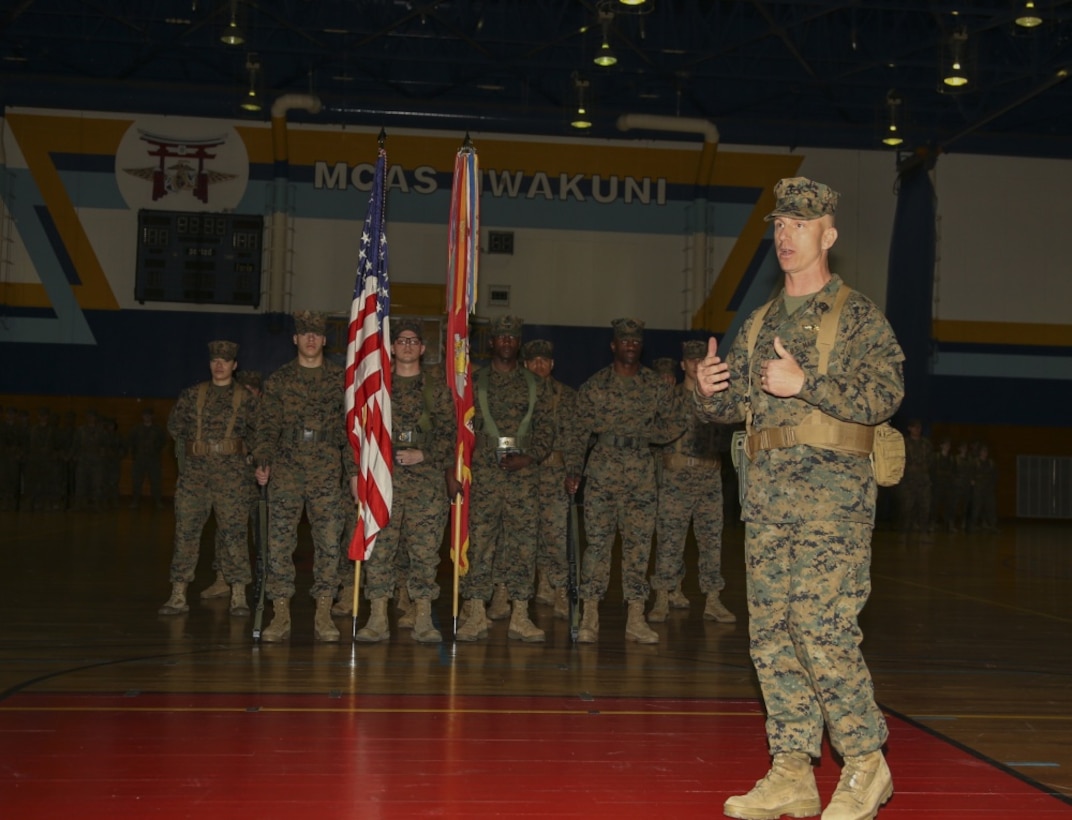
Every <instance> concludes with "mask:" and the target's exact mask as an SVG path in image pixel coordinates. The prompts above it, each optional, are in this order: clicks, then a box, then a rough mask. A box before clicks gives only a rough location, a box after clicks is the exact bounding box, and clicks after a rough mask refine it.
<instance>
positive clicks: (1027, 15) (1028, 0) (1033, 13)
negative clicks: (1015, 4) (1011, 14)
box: [1016, 0, 1042, 28]
mask: <svg viewBox="0 0 1072 820" xmlns="http://www.w3.org/2000/svg"><path fill="white" fill-rule="evenodd" d="M1016 25H1018V26H1019V27H1020V28H1035V27H1036V26H1041V25H1042V18H1041V17H1039V12H1038V9H1037V8H1036V4H1035V1H1034V0H1025V2H1024V3H1023V4H1022V5H1021V7H1020V11H1019V12H1018V13H1017V15H1016Z"/></svg>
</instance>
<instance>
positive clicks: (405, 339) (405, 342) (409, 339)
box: [395, 336, 423, 347]
mask: <svg viewBox="0 0 1072 820" xmlns="http://www.w3.org/2000/svg"><path fill="white" fill-rule="evenodd" d="M395 344H396V345H402V346H403V347H412V346H413V345H419V344H423V342H421V340H420V339H418V338H417V337H416V336H399V337H398V338H397V339H395Z"/></svg>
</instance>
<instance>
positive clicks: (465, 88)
mask: <svg viewBox="0 0 1072 820" xmlns="http://www.w3.org/2000/svg"><path fill="white" fill-rule="evenodd" d="M1023 5H1024V0H975V2H942V1H941V0H939V1H938V2H926V0H899V1H898V0H855V1H853V0H844V1H843V2H808V1H807V0H738V1H737V2H713V1H712V0H646V2H645V3H644V4H643V5H641V6H633V7H628V6H626V5H623V4H622V3H621V0H425V2H422V1H421V0H3V1H2V2H0V102H2V103H3V104H4V105H5V106H8V105H19V106H39V107H51V108H73V109H88V110H105V111H132V112H147V113H169V114H188V115H205V116H220V117H228V118H232V117H253V118H258V117H259V118H262V119H264V118H267V116H268V113H267V107H266V108H265V110H263V111H261V112H260V113H259V114H249V113H247V112H243V111H242V110H241V109H240V108H239V107H238V102H239V101H240V100H241V99H242V98H243V97H245V96H246V95H247V93H248V91H249V90H250V85H251V82H250V74H251V72H250V71H249V69H248V68H247V67H248V66H254V67H255V68H254V70H253V71H252V85H253V88H254V90H255V91H257V92H258V93H262V94H263V95H264V98H265V99H266V100H267V101H268V102H269V103H270V102H271V100H273V99H275V98H277V97H278V96H279V95H281V94H285V93H301V94H307V93H313V94H316V95H317V96H318V97H319V98H320V99H321V100H322V102H323V106H324V107H323V110H322V111H321V113H319V114H317V115H306V114H295V115H294V117H295V118H299V119H300V118H304V119H307V120H310V121H317V122H325V123H328V122H330V123H351V124H365V125H373V126H376V125H383V126H385V127H387V128H390V127H392V126H393V127H402V126H408V127H434V128H439V129H447V130H450V129H454V130H459V131H463V130H473V131H480V130H486V131H505V132H520V133H533V134H550V135H556V134H557V135H561V134H576V133H578V132H576V131H574V130H573V129H572V128H571V127H570V125H569V114H570V113H571V112H570V110H569V109H571V108H572V107H575V105H574V104H575V102H576V99H577V91H576V88H577V86H576V84H575V81H576V80H578V79H579V80H581V81H585V82H587V83H589V85H588V86H587V89H586V92H587V93H590V94H591V95H592V100H591V115H592V120H593V124H594V126H593V128H591V129H590V130H588V131H586V132H584V133H587V134H592V135H595V136H614V135H615V134H616V133H617V132H616V130H615V121H616V119H617V117H618V116H619V115H620V114H624V113H635V114H657V115H663V116H674V117H689V118H702V119H706V120H710V121H712V122H714V123H715V124H716V125H717V127H718V129H719V131H720V133H721V138H722V141H723V142H727V143H734V144H756V145H782V146H825V147H839V148H878V147H881V145H879V142H878V140H879V136H880V129H881V128H882V127H883V126H884V124H885V122H886V119H887V117H888V113H889V111H890V106H888V105H887V102H886V101H887V99H888V98H892V99H895V100H900V101H901V102H900V103H899V104H897V105H894V106H893V109H894V110H895V111H896V112H897V113H898V115H900V116H903V120H904V122H903V126H904V128H903V131H904V134H905V137H906V142H905V143H904V144H903V145H902V146H901V148H900V150H906V149H914V148H917V147H919V146H923V145H930V146H936V147H937V148H939V149H941V150H957V151H971V152H986V153H995V154H1006V155H1022V156H1061V157H1069V156H1072V139H1070V137H1072V83H1070V82H1065V81H1064V77H1065V75H1066V74H1067V71H1068V70H1069V69H1072V0H1037V2H1036V3H1035V4H1034V5H1035V6H1036V7H1037V9H1038V11H1039V13H1040V16H1041V17H1042V18H1043V23H1042V24H1041V25H1039V26H1037V27H1035V28H1032V29H1025V28H1021V27H1019V26H1017V25H1016V24H1015V22H1014V18H1015V17H1016V16H1017V14H1018V12H1019V10H1020V8H1021V7H1022V6H1023ZM232 19H233V20H234V22H235V24H236V27H237V28H238V29H239V30H240V31H241V33H242V35H243V37H244V42H243V43H242V44H240V45H225V44H224V43H223V42H221V40H220V36H221V34H223V33H224V31H225V29H227V28H228V27H229V25H230V23H231V21H232ZM604 32H605V33H606V38H607V41H608V44H609V45H610V47H611V49H612V50H613V51H614V52H615V54H616V55H617V57H618V63H617V64H616V65H614V66H612V67H609V68H600V67H598V66H596V65H594V64H593V62H592V60H593V57H594V55H595V53H596V51H597V49H598V48H599V46H600V45H601V43H602V40H603V37H604ZM958 34H959V35H962V36H963V37H964V38H965V39H961V40H959V41H958V43H959V44H960V46H961V47H962V48H963V54H964V66H965V68H966V69H967V70H968V71H969V72H970V82H969V83H968V85H967V86H965V87H964V89H963V90H962V91H960V92H959V93H943V92H941V91H939V87H940V85H941V82H940V78H939V65H940V62H941V60H942V56H943V52H948V51H949V50H950V48H951V43H952V42H953V38H954V36H955V35H958Z"/></svg>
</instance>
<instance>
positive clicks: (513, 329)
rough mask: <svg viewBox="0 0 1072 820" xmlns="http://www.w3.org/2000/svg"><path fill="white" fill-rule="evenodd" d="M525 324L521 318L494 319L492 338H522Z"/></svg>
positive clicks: (491, 331)
mask: <svg viewBox="0 0 1072 820" xmlns="http://www.w3.org/2000/svg"><path fill="white" fill-rule="evenodd" d="M524 324H525V321H524V319H522V318H521V317H520V316H500V317H498V318H497V319H493V320H492V322H491V328H490V330H489V332H490V334H491V336H492V338H495V337H496V336H516V337H517V338H519V339H520V338H521V327H522V325H524Z"/></svg>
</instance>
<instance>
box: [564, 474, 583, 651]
mask: <svg viewBox="0 0 1072 820" xmlns="http://www.w3.org/2000/svg"><path fill="white" fill-rule="evenodd" d="M579 553H580V525H579V523H578V519H577V494H576V493H570V500H569V519H568V521H567V523H566V562H567V564H568V569H567V579H566V587H567V591H568V593H569V627H570V640H571V641H573V643H577V635H578V633H579V632H580V628H581V602H580V591H581V559H580V554H579Z"/></svg>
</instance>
